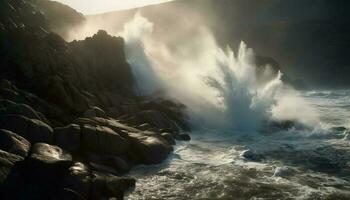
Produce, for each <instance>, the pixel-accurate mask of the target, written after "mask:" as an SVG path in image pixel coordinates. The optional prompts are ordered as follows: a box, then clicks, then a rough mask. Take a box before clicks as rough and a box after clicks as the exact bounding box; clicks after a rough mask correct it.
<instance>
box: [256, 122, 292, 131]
mask: <svg viewBox="0 0 350 200" xmlns="http://www.w3.org/2000/svg"><path fill="white" fill-rule="evenodd" d="M295 126H296V123H295V122H294V121H290V120H286V121H271V122H268V123H267V124H266V126H265V127H264V128H263V130H262V131H263V132H265V133H271V132H277V131H281V130H289V129H291V128H293V127H295Z"/></svg>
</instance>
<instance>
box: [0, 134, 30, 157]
mask: <svg viewBox="0 0 350 200" xmlns="http://www.w3.org/2000/svg"><path fill="white" fill-rule="evenodd" d="M29 148H30V143H29V142H28V141H27V140H26V139H24V138H23V137H21V136H19V135H17V134H16V133H13V132H11V131H7V130H4V129H0V149H1V150H4V151H7V152H9V153H13V154H16V155H19V156H21V157H26V156H27V155H28V151H29Z"/></svg>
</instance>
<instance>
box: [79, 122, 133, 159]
mask: <svg viewBox="0 0 350 200" xmlns="http://www.w3.org/2000/svg"><path fill="white" fill-rule="evenodd" d="M81 134H82V136H81V138H82V140H81V145H82V148H83V150H84V151H85V152H93V153H97V154H102V155H122V154H124V153H126V152H127V151H128V150H129V147H130V144H129V142H128V140H126V139H125V138H123V137H121V136H120V135H119V134H117V133H116V132H114V131H113V130H112V129H110V128H108V127H104V126H91V125H84V126H82V132H81Z"/></svg>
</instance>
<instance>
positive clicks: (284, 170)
mask: <svg viewBox="0 0 350 200" xmlns="http://www.w3.org/2000/svg"><path fill="white" fill-rule="evenodd" d="M294 173H295V170H294V169H292V168H289V167H285V166H283V167H277V168H276V169H275V172H274V174H273V176H275V177H282V178H285V177H288V176H292V175H293V174H294Z"/></svg>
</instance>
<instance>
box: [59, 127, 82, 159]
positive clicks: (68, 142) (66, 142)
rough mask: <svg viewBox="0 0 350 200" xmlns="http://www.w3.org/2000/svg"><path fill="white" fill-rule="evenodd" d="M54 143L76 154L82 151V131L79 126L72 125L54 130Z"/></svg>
mask: <svg viewBox="0 0 350 200" xmlns="http://www.w3.org/2000/svg"><path fill="white" fill-rule="evenodd" d="M54 133H55V134H54V143H55V144H56V145H57V146H59V147H61V148H63V149H65V150H67V151H69V152H71V153H76V152H78V150H79V149H80V138H81V129H80V126H79V125H76V124H70V125H68V126H66V127H60V128H55V129H54Z"/></svg>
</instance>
